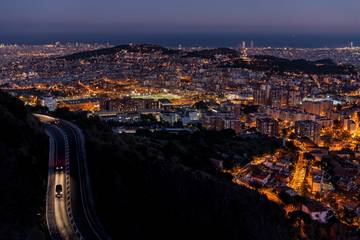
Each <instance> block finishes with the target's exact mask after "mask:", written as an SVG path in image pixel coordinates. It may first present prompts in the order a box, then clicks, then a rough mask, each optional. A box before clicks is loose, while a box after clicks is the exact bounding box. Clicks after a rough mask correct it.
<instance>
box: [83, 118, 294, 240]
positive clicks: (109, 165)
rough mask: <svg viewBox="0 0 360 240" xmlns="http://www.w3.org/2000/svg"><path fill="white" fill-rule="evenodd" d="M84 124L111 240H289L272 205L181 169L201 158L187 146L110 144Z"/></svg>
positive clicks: (118, 140) (108, 137)
mask: <svg viewBox="0 0 360 240" xmlns="http://www.w3.org/2000/svg"><path fill="white" fill-rule="evenodd" d="M86 121H88V120H83V122H82V123H81V124H80V125H81V127H82V128H83V129H85V133H86V138H87V143H86V150H87V158H88V160H89V162H90V165H91V170H92V171H91V174H92V182H93V188H94V193H95V194H94V195H95V198H96V199H95V203H96V205H97V209H96V210H97V212H98V215H99V216H100V218H101V220H102V222H103V225H104V227H105V228H106V230H107V231H108V232H109V234H110V235H111V236H112V237H113V239H251V240H256V239H291V238H292V237H291V235H292V234H291V231H292V230H291V227H290V226H289V224H288V222H287V220H286V219H285V218H284V216H283V212H282V211H281V209H280V208H279V207H278V206H277V205H276V204H274V203H272V202H269V201H268V200H267V199H266V198H265V197H263V196H261V195H259V194H258V193H257V192H255V191H251V190H248V189H245V188H243V187H240V186H235V185H233V184H232V183H231V182H230V181H229V180H227V179H226V178H225V177H221V175H217V174H212V173H211V172H205V171H203V170H199V169H201V168H197V167H196V164H194V165H193V166H191V165H192V164H191V163H189V162H187V163H185V162H184V160H185V158H186V157H189V158H188V159H194V160H195V159H197V158H198V157H199V156H200V155H199V154H197V153H196V152H194V158H191V157H190V156H191V154H190V153H189V152H187V151H189V149H187V145H186V144H185V145H182V144H181V143H180V144H179V141H177V142H176V143H170V141H168V140H164V139H154V138H152V137H149V136H144V135H137V136H129V135H122V136H114V135H113V134H112V133H111V132H110V131H107V130H106V129H104V127H103V126H101V123H99V122H98V123H96V121H95V122H94V121H92V122H91V123H88V124H87V123H86ZM84 122H85V123H84ZM78 123H79V122H78ZM198 160H201V159H198Z"/></svg>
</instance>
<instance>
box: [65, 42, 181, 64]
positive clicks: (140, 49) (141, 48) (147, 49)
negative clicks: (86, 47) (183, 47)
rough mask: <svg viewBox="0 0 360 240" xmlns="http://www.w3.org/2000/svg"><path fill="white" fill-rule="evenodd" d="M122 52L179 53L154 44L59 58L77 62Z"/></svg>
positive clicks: (88, 52)
mask: <svg viewBox="0 0 360 240" xmlns="http://www.w3.org/2000/svg"><path fill="white" fill-rule="evenodd" d="M122 50H126V51H128V52H141V53H151V52H158V51H159V52H161V53H163V54H168V55H171V54H176V53H178V52H179V51H178V50H172V49H168V48H164V47H161V46H159V45H154V44H140V45H130V44H128V45H119V46H116V47H111V48H102V49H98V50H93V51H86V52H79V53H74V54H71V55H67V56H64V57H61V58H62V59H65V60H69V61H70V60H79V59H87V58H92V57H98V56H105V55H112V54H116V53H117V52H120V51H122Z"/></svg>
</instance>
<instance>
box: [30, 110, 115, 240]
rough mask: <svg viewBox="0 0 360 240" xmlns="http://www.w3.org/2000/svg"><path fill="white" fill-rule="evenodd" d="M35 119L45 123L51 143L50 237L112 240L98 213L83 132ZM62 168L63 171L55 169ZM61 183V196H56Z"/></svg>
mask: <svg viewBox="0 0 360 240" xmlns="http://www.w3.org/2000/svg"><path fill="white" fill-rule="evenodd" d="M36 117H38V118H39V119H40V120H41V121H42V122H43V124H44V126H45V131H46V133H47V135H48V136H49V141H50V147H49V174H48V190H47V198H46V221H47V225H48V228H49V232H50V236H51V238H52V239H65V240H67V239H80V240H82V239H84V240H92V239H94V240H100V239H105V240H108V239H110V237H109V236H108V235H107V234H106V232H105V231H104V229H103V227H102V225H101V223H100V221H99V220H98V218H97V216H96V213H95V207H94V202H93V197H92V196H93V195H92V189H91V187H90V186H91V181H90V177H89V175H88V166H87V162H86V156H85V147H84V142H85V141H84V136H83V133H82V131H81V130H80V129H79V128H78V127H77V126H76V125H75V124H73V123H71V122H68V121H64V120H60V119H55V118H52V117H49V116H45V115H38V114H37V115H36ZM59 165H61V166H62V165H63V169H62V170H56V168H55V166H59ZM59 184H60V185H62V188H63V195H62V197H56V196H55V188H56V185H59Z"/></svg>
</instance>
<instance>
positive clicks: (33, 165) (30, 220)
mask: <svg viewBox="0 0 360 240" xmlns="http://www.w3.org/2000/svg"><path fill="white" fill-rule="evenodd" d="M47 146H48V143H47V137H46V135H45V134H44V132H43V131H42V129H41V127H40V123H39V122H38V121H37V119H35V118H34V117H33V116H32V115H31V113H29V112H28V111H27V109H26V108H25V107H24V103H23V102H22V101H20V100H18V99H16V98H13V97H11V96H9V95H8V94H5V93H3V92H1V91H0V193H1V197H0V239H41V238H42V237H41V236H43V237H45V236H46V234H45V233H44V232H46V231H47V230H46V226H45V225H44V223H45V209H44V206H45V190H46V183H47V182H46V179H47V166H48V160H47V159H48V157H47V156H48V148H47ZM30 236H32V237H30Z"/></svg>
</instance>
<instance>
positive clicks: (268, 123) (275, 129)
mask: <svg viewBox="0 0 360 240" xmlns="http://www.w3.org/2000/svg"><path fill="white" fill-rule="evenodd" d="M256 128H257V130H258V131H259V132H261V133H262V134H265V135H268V136H270V137H274V136H278V135H279V124H278V122H277V121H276V120H275V119H272V118H268V117H263V118H258V119H256Z"/></svg>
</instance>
